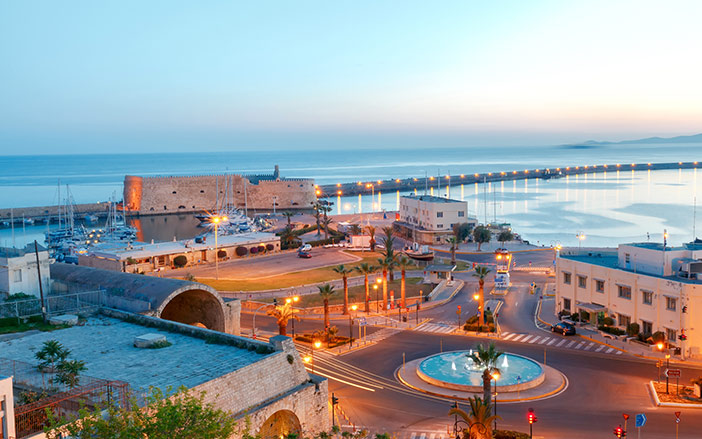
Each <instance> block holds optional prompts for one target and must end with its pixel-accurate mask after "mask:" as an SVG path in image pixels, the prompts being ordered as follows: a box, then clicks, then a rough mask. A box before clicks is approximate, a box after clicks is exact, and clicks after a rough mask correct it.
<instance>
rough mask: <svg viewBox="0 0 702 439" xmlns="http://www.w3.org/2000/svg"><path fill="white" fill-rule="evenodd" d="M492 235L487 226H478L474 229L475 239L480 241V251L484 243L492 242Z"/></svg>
mask: <svg viewBox="0 0 702 439" xmlns="http://www.w3.org/2000/svg"><path fill="white" fill-rule="evenodd" d="M491 237H492V234H491V233H490V229H488V228H487V227H485V226H478V227H476V228H475V229H473V241H475V242H477V243H478V251H480V247H481V246H482V245H483V244H484V243H486V242H490V238H491Z"/></svg>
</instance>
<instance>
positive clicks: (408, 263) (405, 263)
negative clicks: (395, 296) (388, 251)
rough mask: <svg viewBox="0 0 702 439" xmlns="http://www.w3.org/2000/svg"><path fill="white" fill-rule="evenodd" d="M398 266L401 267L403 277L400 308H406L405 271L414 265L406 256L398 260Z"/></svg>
mask: <svg viewBox="0 0 702 439" xmlns="http://www.w3.org/2000/svg"><path fill="white" fill-rule="evenodd" d="M397 266H398V267H400V273H401V275H402V277H401V278H400V279H401V280H400V307H402V308H404V307H405V280H406V277H405V271H406V270H407V268H408V267H411V266H414V263H413V262H412V261H410V259H409V258H408V257H406V256H405V255H402V256H400V257H399V258H397Z"/></svg>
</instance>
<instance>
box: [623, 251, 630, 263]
mask: <svg viewBox="0 0 702 439" xmlns="http://www.w3.org/2000/svg"><path fill="white" fill-rule="evenodd" d="M624 262H626V263H627V264H628V263H629V262H631V255H630V254H629V253H624Z"/></svg>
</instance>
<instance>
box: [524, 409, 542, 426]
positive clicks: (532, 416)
mask: <svg viewBox="0 0 702 439" xmlns="http://www.w3.org/2000/svg"><path fill="white" fill-rule="evenodd" d="M527 420H528V421H529V423H530V424H533V423H534V422H536V421H538V420H539V419H538V418H537V417H536V414H535V413H534V411H533V410H529V413H527Z"/></svg>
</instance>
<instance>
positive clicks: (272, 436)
mask: <svg viewBox="0 0 702 439" xmlns="http://www.w3.org/2000/svg"><path fill="white" fill-rule="evenodd" d="M291 433H295V434H297V437H302V425H301V424H300V419H298V417H297V415H296V414H295V413H293V412H292V411H290V410H278V411H277V412H275V413H273V414H272V415H271V416H269V417H268V419H266V420H265V421H264V422H263V424H262V425H261V428H260V429H259V430H258V437H260V438H261V439H279V438H281V437H287V436H288V435H289V434H291Z"/></svg>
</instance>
